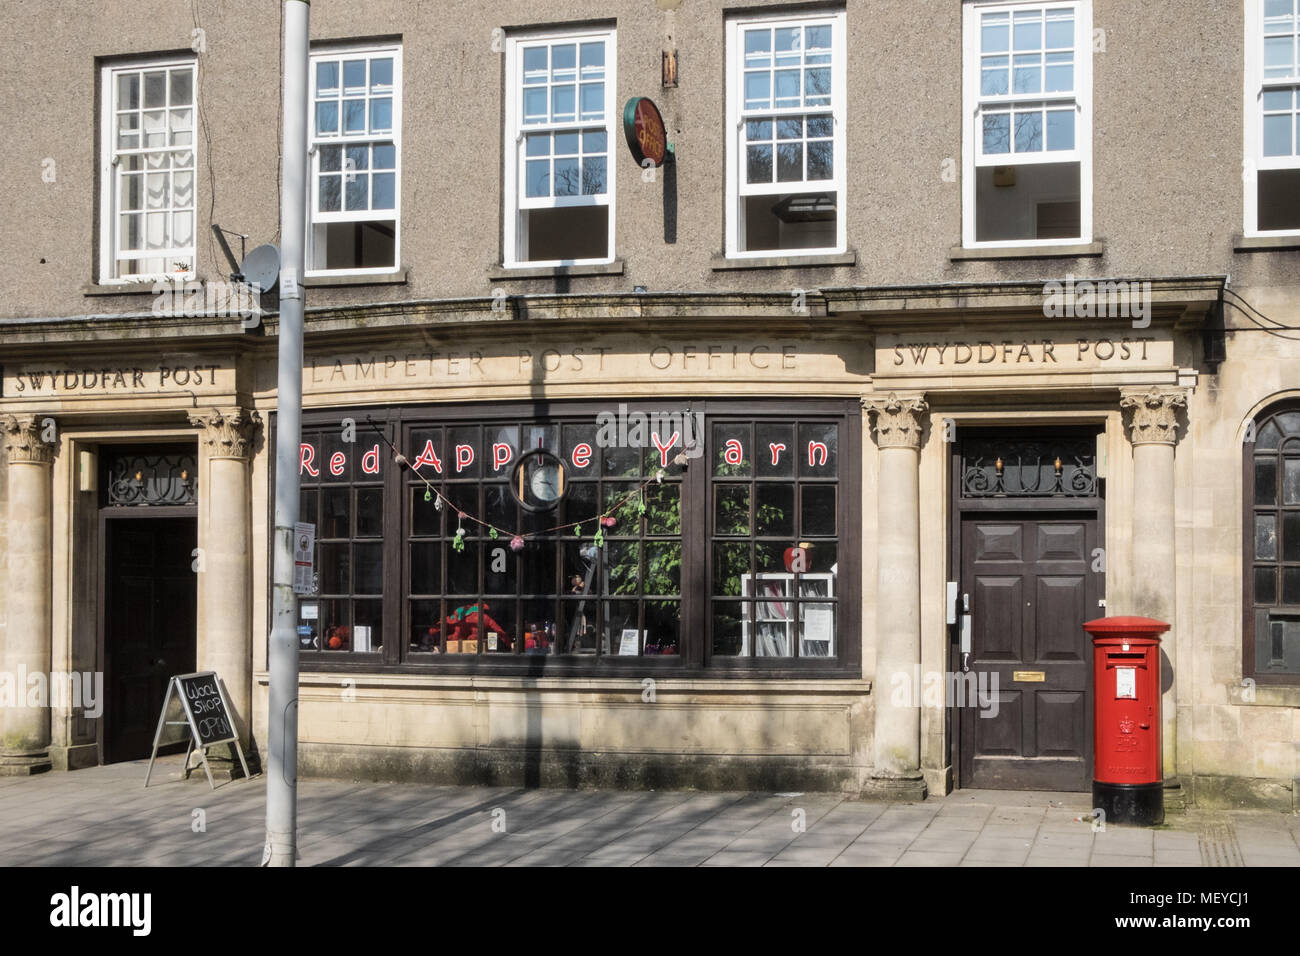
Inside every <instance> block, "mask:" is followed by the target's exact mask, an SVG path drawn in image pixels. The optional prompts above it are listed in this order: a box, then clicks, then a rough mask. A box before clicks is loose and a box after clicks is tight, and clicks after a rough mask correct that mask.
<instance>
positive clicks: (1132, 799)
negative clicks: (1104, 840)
mask: <svg viewBox="0 0 1300 956" xmlns="http://www.w3.org/2000/svg"><path fill="white" fill-rule="evenodd" d="M1092 805H1093V807H1099V808H1101V811H1102V812H1103V813H1105V814H1106V818H1105V822H1106V823H1131V824H1134V825H1136V826H1140V827H1153V826H1159V825H1160V824H1161V823H1164V822H1165V785H1164V784H1163V783H1102V782H1101V781H1099V780H1094V781H1093V782H1092Z"/></svg>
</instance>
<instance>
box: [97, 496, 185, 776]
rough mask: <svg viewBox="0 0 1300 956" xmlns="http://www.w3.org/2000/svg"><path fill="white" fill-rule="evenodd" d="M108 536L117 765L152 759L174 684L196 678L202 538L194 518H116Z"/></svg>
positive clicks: (111, 726) (108, 730)
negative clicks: (195, 565) (197, 552)
mask: <svg viewBox="0 0 1300 956" xmlns="http://www.w3.org/2000/svg"><path fill="white" fill-rule="evenodd" d="M104 528H105V549H104V670H105V674H104V677H105V681H104V683H105V685H106V686H105V690H106V695H107V697H108V702H107V706H106V707H105V710H104V760H105V762H106V763H112V762H115V761H120V760H139V759H141V758H145V757H148V756H149V753H150V749H151V748H152V746H153V738H154V732H155V731H156V730H157V728H158V714H159V711H160V710H161V709H162V702H163V694H164V693H165V692H166V690H167V679H168V678H169V677H171V676H172V675H173V674H186V673H190V672H192V671H193V670H194V661H195V624H196V621H197V615H196V613H195V612H196V602H197V581H196V578H197V575H196V574H195V572H194V571H193V570H192V568H191V563H192V562H193V560H194V557H193V551H194V547H195V538H196V533H197V532H196V530H195V520H194V519H193V518H148V517H130V518H112V519H108V520H106V521H105V522H104ZM169 749H174V748H169Z"/></svg>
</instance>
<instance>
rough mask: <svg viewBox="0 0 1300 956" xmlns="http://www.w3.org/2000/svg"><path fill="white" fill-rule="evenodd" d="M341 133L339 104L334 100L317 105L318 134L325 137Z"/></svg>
mask: <svg viewBox="0 0 1300 956" xmlns="http://www.w3.org/2000/svg"><path fill="white" fill-rule="evenodd" d="M338 131H339V104H338V103H337V102H335V101H333V100H330V101H328V102H325V103H317V104H316V134H317V135H318V136H323V135H325V134H327V133H337V132H338Z"/></svg>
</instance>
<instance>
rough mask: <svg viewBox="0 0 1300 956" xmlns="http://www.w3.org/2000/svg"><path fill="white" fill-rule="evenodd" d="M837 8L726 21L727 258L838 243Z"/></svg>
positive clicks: (842, 99) (839, 247)
mask: <svg viewBox="0 0 1300 956" xmlns="http://www.w3.org/2000/svg"><path fill="white" fill-rule="evenodd" d="M844 69H845V54H844V13H843V12H839V13H831V14H826V15H822V16H804V17H765V18H759V19H750V18H737V19H734V20H730V21H728V23H727V255H728V256H737V257H744V256H761V255H765V254H771V253H772V252H777V251H780V252H798V253H805V254H808V253H834V252H843V251H844V249H845V245H846V243H845V229H844V185H845V167H846V166H847V163H846V157H845V150H844V139H845V138H844V118H845V105H846V94H845V76H844Z"/></svg>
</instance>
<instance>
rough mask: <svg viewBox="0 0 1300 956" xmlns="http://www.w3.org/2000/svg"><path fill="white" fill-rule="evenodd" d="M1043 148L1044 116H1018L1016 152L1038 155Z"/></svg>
mask: <svg viewBox="0 0 1300 956" xmlns="http://www.w3.org/2000/svg"><path fill="white" fill-rule="evenodd" d="M1042 148H1043V114H1042V113H1039V112H1037V111H1034V112H1033V113H1017V114H1016V152H1017V153H1036V152H1039V151H1041V150H1042Z"/></svg>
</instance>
